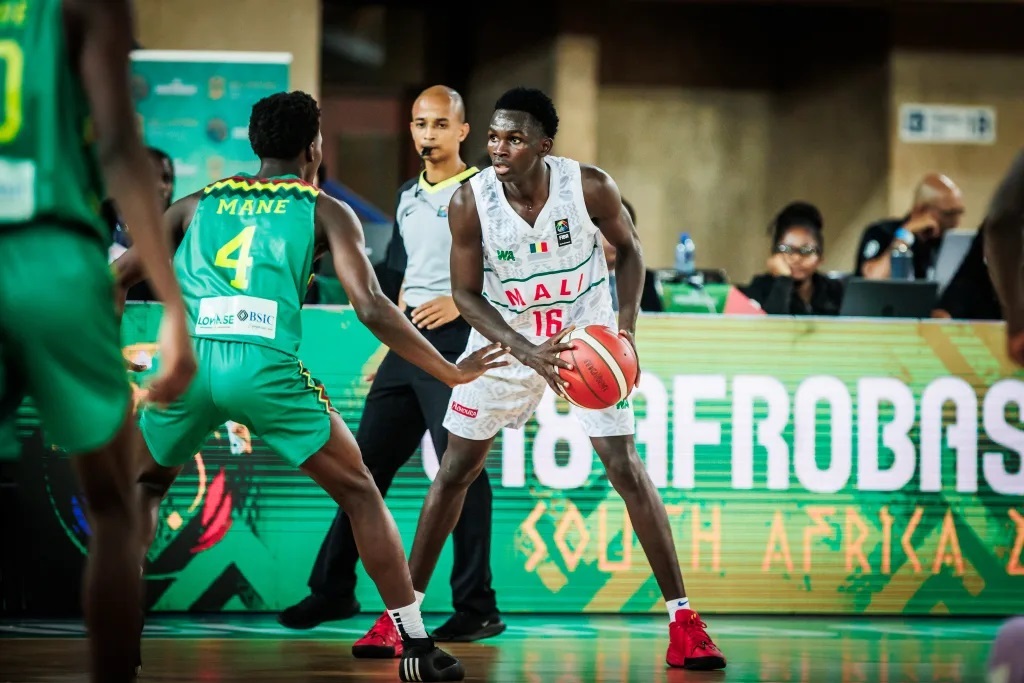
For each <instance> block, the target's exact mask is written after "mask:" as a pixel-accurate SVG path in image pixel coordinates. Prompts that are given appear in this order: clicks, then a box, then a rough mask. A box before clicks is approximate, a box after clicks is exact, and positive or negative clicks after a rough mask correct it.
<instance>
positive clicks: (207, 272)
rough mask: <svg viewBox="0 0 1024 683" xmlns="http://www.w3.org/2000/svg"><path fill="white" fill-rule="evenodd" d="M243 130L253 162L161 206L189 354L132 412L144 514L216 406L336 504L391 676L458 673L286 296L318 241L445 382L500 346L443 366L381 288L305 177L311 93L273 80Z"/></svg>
mask: <svg viewBox="0 0 1024 683" xmlns="http://www.w3.org/2000/svg"><path fill="white" fill-rule="evenodd" d="M249 140H250V142H251V144H252V148H253V151H255V152H256V154H257V156H259V158H260V161H261V166H260V170H259V172H258V173H257V174H256V175H255V176H249V175H237V176H233V177H230V178H226V179H224V180H221V181H219V182H215V183H213V184H211V185H208V186H207V187H205V188H203V189H202V190H200V191H199V192H196V193H195V194H192V195H190V196H188V197H185V198H183V199H181V200H179V201H178V202H175V203H174V204H173V205H172V206H171V207H170V209H168V211H167V213H166V214H165V216H164V227H165V229H166V231H167V233H168V239H170V238H171V237H173V236H174V235H175V234H178V235H180V234H181V233H184V236H183V239H182V242H181V246H180V247H179V248H178V250H177V253H176V255H175V258H174V264H175V269H176V271H177V274H178V277H179V279H180V280H181V282H182V291H183V292H184V297H185V303H186V309H187V314H188V319H189V326H190V329H191V330H192V336H193V338H194V343H195V349H196V353H197V356H198V357H199V361H200V367H199V372H198V374H197V376H196V379H195V381H194V382H193V383H192V385H191V386H190V387H189V389H188V391H187V392H186V393H185V395H184V396H183V397H182V399H181V400H179V401H177V402H175V403H173V404H171V405H170V406H169V407H168V408H167V409H166V410H164V411H156V410H150V409H144V410H143V411H142V417H141V422H140V424H141V426H142V433H143V436H144V437H145V441H146V444H147V446H148V448H149V451H150V453H151V454H152V457H153V459H154V460H155V463H153V465H152V466H151V467H149V468H148V469H147V471H146V474H145V475H144V476H143V478H142V481H141V483H142V486H143V489H144V491H145V493H146V495H147V496H149V497H150V500H151V504H152V508H151V509H152V513H153V516H152V518H155V512H156V507H157V506H158V505H159V502H160V498H161V497H162V495H163V494H164V493H165V492H166V490H167V488H168V487H169V486H170V484H171V482H172V481H173V480H174V477H175V476H177V474H178V472H180V470H181V467H182V465H183V464H184V463H186V462H188V461H189V460H191V458H192V457H193V454H194V453H195V452H196V451H197V450H198V449H199V447H200V446H201V445H202V443H203V442H204V441H205V440H206V438H207V436H208V435H209V434H210V432H212V431H213V430H214V429H216V428H218V427H219V426H220V425H222V424H223V423H224V422H225V421H226V420H232V421H235V422H239V423H241V424H244V425H246V426H248V427H249V428H250V429H251V430H252V432H253V433H255V434H257V435H259V436H260V437H261V438H262V439H263V441H264V442H265V443H266V444H267V445H268V446H269V447H270V448H272V449H273V450H274V451H275V452H277V453H278V454H279V455H281V456H282V457H284V458H286V459H288V460H290V461H291V462H292V463H293V464H295V465H296V466H298V467H299V468H300V469H301V470H302V471H303V472H305V473H306V474H308V475H309V476H310V477H312V479H313V480H314V481H316V482H317V483H318V484H320V485H321V486H322V487H323V488H324V489H325V490H326V491H327V492H328V493H329V494H330V495H331V497H332V498H334V499H335V501H337V503H338V504H339V505H341V506H342V507H343V508H344V509H345V511H346V512H347V513H348V515H349V516H350V518H351V520H352V525H353V531H354V534H355V539H356V544H357V545H358V547H359V553H360V556H361V557H362V558H363V564H364V566H365V567H366V571H367V573H368V574H369V575H370V577H371V578H372V579H373V581H374V582H375V583H376V584H377V589H378V590H379V591H380V594H381V597H382V598H383V599H384V603H385V605H386V606H387V608H388V612H389V614H391V616H392V618H393V619H394V621H395V624H396V627H397V628H398V631H399V632H400V633H401V634H402V636H403V641H404V646H405V652H404V654H403V657H402V662H401V664H400V667H399V673H400V676H401V678H402V680H406V681H408V680H421V681H449V680H461V679H462V678H463V676H464V673H463V669H462V665H461V663H460V662H459V661H458V660H456V659H455V658H454V657H452V656H451V655H448V654H447V653H445V652H443V651H441V650H439V649H437V648H436V647H435V646H434V643H433V641H432V640H431V639H430V638H429V637H428V636H427V633H426V631H425V630H424V628H423V621H422V617H421V616H420V611H419V601H418V600H417V599H416V596H415V595H414V593H413V590H412V583H411V582H410V578H409V569H408V566H407V564H406V561H405V555H404V552H403V550H402V544H401V539H400V538H399V535H398V529H397V527H396V526H395V523H394V520H393V519H392V517H391V514H390V512H389V511H388V509H387V508H386V507H385V505H384V500H383V498H382V497H381V494H380V491H379V490H378V489H377V487H376V485H375V484H374V482H373V478H372V477H371V476H370V473H369V471H368V470H367V468H366V466H365V465H364V464H363V461H362V457H361V455H360V453H359V448H358V446H357V445H356V442H355V439H354V438H353V436H352V434H351V432H349V430H348V428H347V427H346V426H345V423H344V421H342V419H341V418H340V417H339V416H338V415H337V413H335V412H333V410H332V408H331V404H330V400H329V399H328V398H327V395H326V393H325V392H324V389H323V386H322V385H321V384H320V383H319V382H317V381H316V380H314V379H313V378H312V377H311V376H310V374H309V372H308V371H307V370H306V369H305V368H304V367H303V366H302V363H301V362H300V361H299V360H298V357H297V353H298V349H299V343H300V341H301V338H302V330H301V320H300V308H301V305H302V299H303V296H304V293H305V290H306V287H307V284H308V280H309V276H310V272H311V268H312V264H313V261H314V260H315V259H316V258H317V257H318V256H320V255H322V254H323V253H325V252H326V251H330V252H331V254H332V256H333V259H334V266H335V270H336V271H337V273H338V276H339V278H340V279H341V282H342V285H343V286H344V287H345V291H346V293H347V294H348V297H349V300H350V301H351V302H352V305H353V307H354V308H355V310H356V313H357V314H358V315H359V319H360V320H361V321H362V322H363V323H364V324H365V325H366V326H367V327H369V328H370V330H371V331H373V333H374V334H375V335H376V336H377V337H378V338H379V339H380V340H381V341H382V342H384V343H385V344H387V345H388V346H389V347H391V348H392V349H394V351H395V352H396V353H398V354H399V355H401V356H402V357H403V358H405V359H406V360H408V361H409V362H411V363H413V364H415V365H417V366H419V367H421V368H423V369H424V370H425V371H427V372H429V373H430V374H432V375H434V376H435V377H437V378H439V379H441V380H442V381H444V382H446V383H448V384H449V385H452V386H454V385H457V384H463V383H466V382H470V381H472V380H473V379H475V378H477V377H479V376H480V375H482V374H483V373H484V372H485V371H487V370H488V369H491V368H494V367H500V366H503V365H506V364H507V361H504V360H500V359H499V358H500V356H502V355H504V353H505V350H504V349H502V348H501V346H500V345H497V344H495V345H491V346H489V347H487V348H485V349H482V350H481V352H478V353H475V354H473V355H472V356H470V357H469V358H467V359H466V360H465V361H463V362H462V363H459V364H458V365H453V364H452V363H449V362H448V361H447V360H445V359H444V357H443V356H442V355H441V354H440V353H439V352H438V351H436V350H435V349H434V347H433V346H431V344H430V343H429V342H427V341H426V340H425V338H424V337H423V336H422V335H421V334H419V332H417V331H416V329H415V328H414V327H413V326H412V324H411V323H410V322H409V321H408V319H406V317H405V316H404V315H403V314H402V313H401V311H399V309H398V308H397V307H395V306H394V305H393V304H392V303H391V302H390V301H389V300H388V298H387V297H386V296H385V295H384V294H383V293H382V292H381V290H380V286H379V284H378V282H377V278H376V276H375V275H374V273H373V269H372V267H371V265H370V262H369V261H368V259H367V258H366V255H365V252H364V250H363V233H362V229H361V226H360V224H359V220H358V218H356V216H355V214H354V213H353V211H352V210H351V209H350V208H349V207H348V206H347V205H345V204H343V203H341V202H339V201H337V200H335V199H333V198H332V197H330V196H328V195H326V194H323V193H321V192H320V191H319V190H318V189H317V187H316V186H315V185H314V184H313V181H314V180H315V179H316V172H317V168H318V167H319V165H320V161H321V157H322V152H321V135H320V109H319V107H318V106H317V103H316V101H315V100H314V99H313V98H312V97H310V96H309V95H307V94H305V93H301V92H292V93H278V94H276V95H272V96H270V97H267V98H265V99H263V100H261V101H259V102H258V103H256V105H255V106H254V107H253V110H252V117H251V119H250V121H249ZM133 251H134V250H129V251H128V252H126V253H125V254H124V256H122V257H121V259H119V260H118V261H117V263H116V268H117V271H118V280H119V283H120V285H121V286H122V287H128V286H131V285H132V284H134V282H136V281H137V280H138V278H139V275H140V274H139V273H138V270H137V268H136V267H135V264H134V261H135V259H134V255H133ZM396 427H399V425H396ZM152 518H151V519H152ZM149 531H150V534H152V531H153V530H152V528H150V530H149ZM151 537H152V536H151V535H150V538H151Z"/></svg>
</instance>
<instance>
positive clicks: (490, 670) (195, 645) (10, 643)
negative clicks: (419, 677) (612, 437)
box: [0, 614, 1000, 683]
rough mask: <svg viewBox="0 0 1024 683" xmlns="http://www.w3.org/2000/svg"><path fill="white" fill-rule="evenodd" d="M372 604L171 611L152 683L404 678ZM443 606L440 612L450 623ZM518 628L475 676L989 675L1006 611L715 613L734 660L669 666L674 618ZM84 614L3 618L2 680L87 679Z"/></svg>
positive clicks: (964, 679)
mask: <svg viewBox="0 0 1024 683" xmlns="http://www.w3.org/2000/svg"><path fill="white" fill-rule="evenodd" d="M373 617H374V615H361V616H358V617H356V618H354V619H350V620H348V621H344V622H336V623H334V624H330V625H328V626H323V627H320V628H318V629H316V630H314V631H309V632H295V631H288V630H286V629H284V628H281V627H280V626H278V625H277V623H276V622H275V621H274V619H273V616H272V615H245V616H231V615H217V616H215V617H194V616H191V615H182V616H160V617H157V618H151V619H150V621H149V622H148V624H147V628H146V635H145V641H144V642H143V677H142V679H141V680H142V681H143V683H149V682H152V683H171V682H172V681H173V682H175V683H177V682H179V681H180V682H183V683H184V682H187V683H240V682H245V683H263V682H269V681H275V682H279V683H285V682H294V683H307V682H308V683H314V682H315V683H325V682H327V681H397V680H398V673H397V662H396V661H372V660H356V659H353V658H352V656H351V653H350V645H351V643H352V641H353V640H355V639H356V638H358V637H359V636H361V635H362V633H363V628H365V627H367V626H368V625H369V624H370V623H371V622H372V621H373ZM442 618H443V616H442V615H437V616H434V617H430V618H428V624H430V623H440V621H441V620H442ZM505 619H506V621H507V622H508V624H509V628H508V630H507V631H506V632H505V633H504V634H502V635H501V636H498V637H497V638H492V639H490V640H486V641H483V642H481V643H470V644H464V645H458V644H456V645H453V646H452V647H450V648H448V649H449V650H450V651H451V652H452V653H453V654H456V655H457V656H458V657H460V658H461V659H462V661H463V663H464V664H465V667H466V671H467V677H466V680H468V681H489V682H490V681H494V682H497V681H501V682H503V683H504V682H507V683H535V682H536V683H612V682H613V681H615V682H618V681H636V682H638V683H640V682H642V683H666V682H670V683H683V682H694V681H696V682H700V683H711V682H713V681H715V682H717V681H729V682H730V683H733V682H740V681H757V682H764V683H768V682H776V681H778V682H792V683H818V682H825V681H835V682H837V683H899V682H904V681H906V682H911V681H913V682H915V683H917V682H921V683H923V682H925V681H944V682H949V683H973V682H975V681H976V682H978V683H983V682H984V680H985V677H984V663H985V660H986V658H987V657H988V650H989V645H990V643H991V642H992V639H993V637H994V636H995V633H996V630H997V629H998V627H999V624H1000V621H999V620H991V619H990V620H977V619H965V618H946V617H944V618H935V619H933V618H927V619H924V618H921V619H878V618H863V617H861V618H858V617H853V618H843V619H835V618H776V617H772V618H761V617H736V616H728V617H716V618H711V617H709V618H708V621H709V626H710V633H711V635H712V637H714V638H715V640H716V642H717V643H718V644H719V645H720V647H721V648H722V650H723V651H724V653H725V656H726V658H727V659H728V661H729V665H728V667H727V668H726V669H725V671H722V672H687V671H679V670H669V669H667V668H666V666H665V663H664V656H665V646H666V644H667V619H664V620H663V619H661V618H660V617H657V616H650V617H647V616H644V617H636V616H628V617H623V616H589V617H581V616H562V615H557V616H538V615H529V616H527V615H518V614H509V615H506V617H505ZM82 635H83V633H82V627H81V624H80V623H79V622H76V621H72V620H66V621H5V622H0V683H8V682H9V683H15V682H16V683H37V682H38V683H42V682H44V681H45V682H47V683H51V682H52V683H64V682H70V681H84V680H85V677H84V676H83V675H82V674H81V671H82V666H83V662H84V658H85V641H84V640H83V639H82Z"/></svg>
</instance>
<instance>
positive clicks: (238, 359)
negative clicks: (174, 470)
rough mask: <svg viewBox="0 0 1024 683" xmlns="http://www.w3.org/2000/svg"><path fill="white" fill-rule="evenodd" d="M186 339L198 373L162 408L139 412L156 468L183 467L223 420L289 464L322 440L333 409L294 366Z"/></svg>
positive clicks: (239, 347) (272, 356)
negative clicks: (245, 429) (192, 346)
mask: <svg viewBox="0 0 1024 683" xmlns="http://www.w3.org/2000/svg"><path fill="white" fill-rule="evenodd" d="M193 342H194V344H195V350H196V359H197V361H198V363H199V368H198V370H197V372H196V377H195V379H194V380H193V381H192V384H191V386H190V387H189V388H188V390H187V391H186V392H185V394H184V395H183V396H182V397H181V398H180V399H178V400H177V401H175V402H174V403H172V404H171V405H169V406H167V407H166V408H158V407H155V406H147V407H146V408H144V409H143V410H142V417H141V419H140V425H141V428H142V435H143V437H144V438H145V439H146V444H147V445H148V446H149V450H150V453H152V454H153V458H154V459H155V460H156V461H157V462H158V463H159V464H161V465H163V466H164V467H176V466H178V465H183V464H185V463H186V462H188V461H189V460H191V459H192V457H193V456H194V455H195V454H196V452H197V451H198V450H199V448H200V446H202V444H203V442H204V441H206V438H207V437H208V436H209V435H210V433H211V432H212V431H214V430H215V429H218V428H220V427H221V426H222V425H223V424H224V423H225V422H227V421H228V420H231V421H232V422H238V423H240V424H243V425H245V426H246V427H248V428H249V430H250V431H251V432H252V434H253V435H255V436H259V437H260V438H261V439H262V440H263V441H264V443H266V444H267V446H269V447H270V448H271V449H272V450H273V451H274V452H276V453H277V454H278V455H280V456H281V457H282V458H284V459H285V460H287V461H288V462H290V463H292V464H294V465H296V466H298V465H301V464H302V463H303V462H305V461H306V460H307V459H308V458H309V457H310V456H311V455H313V454H314V453H316V452H317V451H318V450H320V449H321V448H323V446H324V444H326V443H327V439H328V437H329V436H330V434H331V419H330V415H331V410H332V409H333V408H332V406H331V402H330V399H328V398H327V393H326V392H325V391H324V387H323V385H322V384H320V383H319V382H317V381H316V380H315V379H313V377H312V376H310V374H309V371H308V370H306V369H305V367H303V365H302V362H301V361H299V360H298V359H297V358H294V357H292V356H289V355H288V354H286V353H282V352H281V351H277V350H275V349H271V348H269V347H266V346H261V345H259V344H249V343H245V342H232V341H221V340H216V339H205V338H195V339H193Z"/></svg>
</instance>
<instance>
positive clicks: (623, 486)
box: [605, 453, 647, 496]
mask: <svg viewBox="0 0 1024 683" xmlns="http://www.w3.org/2000/svg"><path fill="white" fill-rule="evenodd" d="M605 471H606V473H607V475H608V483H610V484H611V485H612V486H613V487H614V488H615V490H616V491H618V492H619V495H622V496H627V495H629V494H632V493H637V492H639V491H640V488H641V487H642V486H643V480H644V477H646V476H647V473H646V472H645V471H644V467H643V463H641V462H640V458H639V457H631V454H627V453H623V454H622V455H620V456H618V457H615V458H610V459H609V460H608V462H606V463H605Z"/></svg>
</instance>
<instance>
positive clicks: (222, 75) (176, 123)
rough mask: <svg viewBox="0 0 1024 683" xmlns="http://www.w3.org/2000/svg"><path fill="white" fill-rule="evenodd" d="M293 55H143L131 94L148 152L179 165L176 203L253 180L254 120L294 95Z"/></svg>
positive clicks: (136, 58) (137, 55) (137, 56)
mask: <svg viewBox="0 0 1024 683" xmlns="http://www.w3.org/2000/svg"><path fill="white" fill-rule="evenodd" d="M291 61H292V56H291V55H290V54H288V53H275V52H267V53H263V52H203V51H192V50H137V51H135V52H133V53H132V90H133V94H134V98H135V108H136V111H137V112H138V115H139V119H140V121H141V123H142V131H143V137H144V139H145V141H146V144H147V145H151V146H153V147H158V148H160V149H162V150H164V151H165V152H167V154H169V155H170V156H171V158H172V159H174V166H175V172H176V182H175V187H174V197H173V198H174V199H175V200H177V199H180V198H181V197H183V196H185V195H187V194H190V193H192V192H195V191H196V190H198V189H199V188H201V187H203V186H205V185H207V184H208V183H210V182H212V181H214V180H220V179H221V178H224V177H226V176H228V175H231V174H233V173H239V172H243V173H255V172H256V171H257V170H258V169H259V161H258V160H257V159H256V156H255V155H254V154H253V152H252V149H251V148H250V147H249V114H250V112H251V110H252V105H254V104H255V103H256V102H257V101H258V100H260V99H261V98H263V97H266V96H267V95H271V94H273V93H275V92H280V91H283V90H287V89H288V67H289V65H290V64H291Z"/></svg>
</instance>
